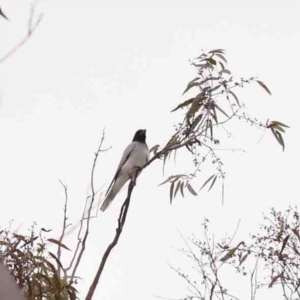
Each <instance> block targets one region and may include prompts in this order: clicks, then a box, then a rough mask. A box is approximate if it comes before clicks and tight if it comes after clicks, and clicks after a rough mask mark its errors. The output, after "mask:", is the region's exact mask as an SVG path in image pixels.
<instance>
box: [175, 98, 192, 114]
mask: <svg viewBox="0 0 300 300" xmlns="http://www.w3.org/2000/svg"><path fill="white" fill-rule="evenodd" d="M194 99H195V98H191V99H188V100H186V101H184V102H182V103H180V104H179V105H178V106H176V107H175V108H174V109H173V110H171V112H173V111H176V110H177V109H179V108H182V107H185V106H188V105H190V104H191V103H192V102H193V101H194Z"/></svg>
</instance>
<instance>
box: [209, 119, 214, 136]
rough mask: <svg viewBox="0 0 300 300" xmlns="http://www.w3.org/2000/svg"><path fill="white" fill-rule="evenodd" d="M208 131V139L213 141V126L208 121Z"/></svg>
mask: <svg viewBox="0 0 300 300" xmlns="http://www.w3.org/2000/svg"><path fill="white" fill-rule="evenodd" d="M209 121H210V122H209V129H210V139H211V140H213V137H214V134H213V126H212V121H211V120H209Z"/></svg>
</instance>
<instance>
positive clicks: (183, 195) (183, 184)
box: [180, 181, 184, 198]
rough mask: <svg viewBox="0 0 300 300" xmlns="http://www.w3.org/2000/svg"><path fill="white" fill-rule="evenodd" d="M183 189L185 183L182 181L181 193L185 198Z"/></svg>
mask: <svg viewBox="0 0 300 300" xmlns="http://www.w3.org/2000/svg"><path fill="white" fill-rule="evenodd" d="M183 188H184V182H183V181H182V182H181V185H180V193H181V195H182V197H183V198H184V192H183Z"/></svg>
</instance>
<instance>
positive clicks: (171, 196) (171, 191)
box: [170, 182, 175, 204]
mask: <svg viewBox="0 0 300 300" xmlns="http://www.w3.org/2000/svg"><path fill="white" fill-rule="evenodd" d="M174 185H175V182H172V184H171V187H170V204H172V200H173V192H174Z"/></svg>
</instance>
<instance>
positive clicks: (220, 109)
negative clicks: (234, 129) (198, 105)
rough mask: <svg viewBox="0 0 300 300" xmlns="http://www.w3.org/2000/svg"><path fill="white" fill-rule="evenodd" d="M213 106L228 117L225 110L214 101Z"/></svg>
mask: <svg viewBox="0 0 300 300" xmlns="http://www.w3.org/2000/svg"><path fill="white" fill-rule="evenodd" d="M214 106H215V107H216V108H217V109H218V110H219V111H220V112H221V113H223V114H224V115H225V116H226V117H227V118H229V116H228V115H227V114H226V112H225V111H224V110H223V109H222V108H221V107H220V106H218V105H217V104H216V103H215V104H214Z"/></svg>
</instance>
